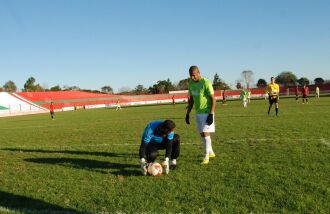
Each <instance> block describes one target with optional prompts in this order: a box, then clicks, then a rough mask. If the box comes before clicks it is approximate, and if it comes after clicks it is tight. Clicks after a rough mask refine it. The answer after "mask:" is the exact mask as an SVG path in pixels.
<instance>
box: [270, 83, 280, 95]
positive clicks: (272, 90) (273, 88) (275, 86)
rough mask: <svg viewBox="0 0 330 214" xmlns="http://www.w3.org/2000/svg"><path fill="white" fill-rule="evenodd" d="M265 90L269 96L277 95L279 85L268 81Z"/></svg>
mask: <svg viewBox="0 0 330 214" xmlns="http://www.w3.org/2000/svg"><path fill="white" fill-rule="evenodd" d="M267 92H268V94H269V95H271V96H274V95H278V93H279V92H280V86H278V84H276V83H274V84H272V83H270V84H268V86H267Z"/></svg>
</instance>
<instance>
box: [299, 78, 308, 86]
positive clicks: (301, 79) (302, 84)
mask: <svg viewBox="0 0 330 214" xmlns="http://www.w3.org/2000/svg"><path fill="white" fill-rule="evenodd" d="M297 82H298V84H299V86H301V87H302V86H304V85H305V84H306V85H309V79H308V78H307V77H301V78H300V79H299V80H298V81H297Z"/></svg>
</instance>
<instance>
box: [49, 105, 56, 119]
mask: <svg viewBox="0 0 330 214" xmlns="http://www.w3.org/2000/svg"><path fill="white" fill-rule="evenodd" d="M49 113H50V117H51V118H52V120H54V114H55V113H54V103H53V102H50V105H49Z"/></svg>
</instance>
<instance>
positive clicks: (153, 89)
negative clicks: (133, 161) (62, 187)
mask: <svg viewBox="0 0 330 214" xmlns="http://www.w3.org/2000/svg"><path fill="white" fill-rule="evenodd" d="M253 76H254V73H253V71H251V70H244V71H242V73H241V79H239V80H236V88H237V89H241V88H244V87H245V88H251V86H253V84H254V77H253ZM188 81H189V79H188V78H187V79H182V80H180V81H179V82H178V83H172V82H171V80H170V79H167V80H159V81H157V82H156V83H155V84H153V85H152V86H150V87H149V88H145V87H144V86H143V85H137V86H136V87H135V88H134V89H130V88H128V87H122V88H120V89H119V91H118V93H117V94H128V95H140V94H165V93H168V92H169V91H177V90H187V89H188ZM276 81H277V83H279V84H280V85H282V86H285V87H289V86H295V85H299V86H303V85H304V84H307V85H308V84H310V80H309V79H308V78H307V77H301V78H299V79H298V78H297V76H296V75H295V74H294V73H293V72H290V71H284V72H282V73H280V74H279V75H278V76H276ZM324 82H325V81H324V79H323V78H321V77H318V78H315V79H314V83H315V84H316V85H321V84H324ZM267 84H268V83H267V81H266V80H265V79H259V80H258V81H257V83H256V86H257V87H258V88H264V87H266V86H267ZM212 85H213V88H214V89H215V90H223V89H226V90H228V89H231V87H230V86H229V85H228V84H227V83H226V82H225V81H224V80H222V79H221V78H220V76H219V75H218V73H216V74H215V75H214V77H213V81H212ZM17 89H18V88H17V86H16V84H15V83H14V82H13V81H11V80H9V81H7V82H6V83H5V84H4V85H3V87H0V91H6V92H16V91H17ZM78 90H79V91H85V92H93V93H105V94H113V93H114V90H113V88H112V87H111V86H110V85H106V86H103V87H102V88H101V89H100V90H90V89H81V88H79V87H78V86H63V87H61V86H60V85H55V86H53V87H50V88H46V87H43V86H41V85H40V84H39V83H37V82H36V79H35V78H34V77H30V78H28V79H27V80H26V82H25V84H24V88H23V89H22V90H21V91H23V92H41V91H78Z"/></svg>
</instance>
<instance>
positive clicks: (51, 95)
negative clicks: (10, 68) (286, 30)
mask: <svg viewBox="0 0 330 214" xmlns="http://www.w3.org/2000/svg"><path fill="white" fill-rule="evenodd" d="M319 87H320V92H321V93H322V92H327V93H329V92H330V84H326V85H320V86H319ZM309 89H310V93H315V85H311V86H309ZM300 91H301V88H300ZM287 92H288V91H287V88H284V87H280V94H282V95H286V94H287ZM294 93H295V87H289V94H290V95H293V94H294ZM18 95H19V96H21V97H23V98H25V99H27V100H29V101H31V102H33V103H34V104H36V105H40V106H42V107H45V108H49V104H50V102H51V101H52V102H54V107H55V109H57V110H63V109H65V108H81V107H88V108H90V107H93V106H99V107H102V106H103V107H111V106H115V105H116V103H117V101H118V100H119V102H120V104H121V105H123V106H125V105H143V104H161V103H171V102H172V100H173V99H174V100H175V102H186V101H187V100H188V94H187V92H180V93H173V94H150V95H149V94H148V95H108V94H97V93H89V92H81V91H59V92H21V93H18ZM215 96H216V99H217V100H222V99H223V97H222V91H221V90H216V91H215ZM225 96H226V97H227V99H238V98H239V96H240V90H228V91H226V92H225ZM264 96H265V88H264V89H255V88H254V89H251V97H252V98H257V97H264Z"/></svg>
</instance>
